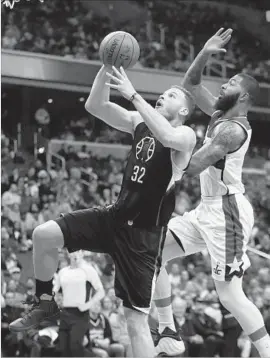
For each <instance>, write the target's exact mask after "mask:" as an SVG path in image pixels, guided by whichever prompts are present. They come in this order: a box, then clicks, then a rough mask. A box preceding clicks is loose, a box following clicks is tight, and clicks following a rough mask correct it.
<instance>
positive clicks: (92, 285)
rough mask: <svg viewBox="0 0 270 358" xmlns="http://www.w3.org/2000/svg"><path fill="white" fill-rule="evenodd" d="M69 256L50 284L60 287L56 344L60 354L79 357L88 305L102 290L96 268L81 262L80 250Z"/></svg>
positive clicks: (99, 296)
mask: <svg viewBox="0 0 270 358" xmlns="http://www.w3.org/2000/svg"><path fill="white" fill-rule="evenodd" d="M69 256H70V266H68V267H64V268H62V269H61V270H60V271H59V273H58V275H57V276H56V280H55V287H54V290H55V292H58V291H59V290H60V288H62V294H63V305H62V306H63V309H62V311H61V314H60V328H59V346H60V351H61V356H62V357H67V356H71V357H83V355H84V353H83V337H84V335H85V333H86V331H87V328H88V321H89V309H91V310H92V309H93V307H94V305H95V304H96V303H97V302H99V301H100V300H101V299H102V298H103V296H104V290H103V286H102V283H101V281H100V279H99V276H98V274H97V272H96V271H95V270H94V268H93V267H91V266H90V265H89V264H87V263H85V262H83V259H82V252H81V251H78V252H74V253H71V254H70V255H69ZM93 290H95V291H96V293H95V294H93ZM74 292H76V295H74Z"/></svg>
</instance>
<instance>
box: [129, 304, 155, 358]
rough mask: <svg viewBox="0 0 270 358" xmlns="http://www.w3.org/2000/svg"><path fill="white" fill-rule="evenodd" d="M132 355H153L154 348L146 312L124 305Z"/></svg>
mask: <svg viewBox="0 0 270 358" xmlns="http://www.w3.org/2000/svg"><path fill="white" fill-rule="evenodd" d="M124 312H125V317H126V321H127V329H128V334H129V337H130V340H131V346H132V352H133V356H134V357H151V358H152V357H154V356H155V355H156V354H155V349H154V344H153V341H152V337H151V332H150V328H149V325H148V314H147V313H143V312H140V311H137V310H135V309H133V308H127V307H124Z"/></svg>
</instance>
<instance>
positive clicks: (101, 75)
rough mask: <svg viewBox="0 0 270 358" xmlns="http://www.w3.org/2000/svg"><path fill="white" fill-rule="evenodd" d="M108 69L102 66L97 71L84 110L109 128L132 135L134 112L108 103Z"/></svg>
mask: <svg viewBox="0 0 270 358" xmlns="http://www.w3.org/2000/svg"><path fill="white" fill-rule="evenodd" d="M108 70H109V69H108V68H106V67H105V66H104V65H103V66H102V67H101V69H100V70H99V72H98V74H97V76H96V78H95V80H94V83H93V86H92V89H91V92H90V94H89V97H88V98H87V100H86V102H85V109H86V110H87V112H89V113H91V114H92V115H93V116H95V117H97V118H99V119H101V120H102V121H104V122H105V123H107V124H109V125H110V126H112V127H114V128H116V129H119V130H120V131H123V132H128V133H131V134H133V132H134V125H133V116H134V112H132V111H128V110H126V109H125V108H123V107H121V106H119V105H117V104H116V103H113V102H111V101H110V88H109V87H108V86H105V82H106V81H107V80H108V78H107V76H106V72H108Z"/></svg>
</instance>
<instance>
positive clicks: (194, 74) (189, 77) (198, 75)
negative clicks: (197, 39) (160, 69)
mask: <svg viewBox="0 0 270 358" xmlns="http://www.w3.org/2000/svg"><path fill="white" fill-rule="evenodd" d="M209 57H210V54H209V52H206V51H204V50H203V49H202V50H201V51H200V52H199V54H198V55H197V57H196V58H195V60H194V61H193V63H192V64H191V66H190V67H189V69H188V71H187V73H186V74H185V77H184V80H183V87H185V88H187V89H188V88H190V87H193V86H198V85H199V84H200V83H201V80H202V74H203V70H204V68H205V66H206V63H207V61H208V59H209Z"/></svg>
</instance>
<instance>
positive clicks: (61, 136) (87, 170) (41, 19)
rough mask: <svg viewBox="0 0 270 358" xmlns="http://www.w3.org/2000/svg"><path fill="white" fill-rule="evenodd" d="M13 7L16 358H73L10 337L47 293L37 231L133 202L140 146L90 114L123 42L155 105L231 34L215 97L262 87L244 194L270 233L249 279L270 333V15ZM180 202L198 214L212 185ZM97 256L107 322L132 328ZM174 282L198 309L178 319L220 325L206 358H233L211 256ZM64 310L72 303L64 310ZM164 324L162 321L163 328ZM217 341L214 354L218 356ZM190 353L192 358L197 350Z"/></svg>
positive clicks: (113, 6) (253, 251)
mask: <svg viewBox="0 0 270 358" xmlns="http://www.w3.org/2000/svg"><path fill="white" fill-rule="evenodd" d="M12 3H13V1H9V2H7V1H2V6H1V11H2V14H1V20H2V23H1V31H2V35H1V36H2V56H1V61H2V68H1V74H2V93H1V96H2V97H1V98H2V127H1V158H2V168H1V189H2V193H1V195H2V206H1V209H2V212H1V217H2V227H1V237H2V240H1V248H2V254H1V258H2V265H1V269H2V283H1V288H2V291H1V292H2V296H1V306H2V326H1V332H2V354H3V356H19V357H21V356H30V355H31V354H32V355H33V350H32V348H33V344H34V343H33V342H39V344H40V346H41V348H42V349H41V350H40V354H41V355H43V356H45V355H50V356H55V355H59V351H58V349H57V337H56V336H57V335H56V336H53V338H52V337H50V338H49V339H48V341H44V340H43V341H42V340H40V337H41V336H42V334H40V332H39V331H38V330H37V331H36V332H32V333H31V334H29V335H26V336H22V335H15V334H11V333H10V332H9V331H8V328H7V327H8V323H9V322H10V321H12V320H13V319H14V318H17V317H18V316H19V315H20V314H21V313H22V312H23V311H24V310H25V306H24V305H23V304H22V303H21V301H22V300H25V298H26V297H28V298H29V297H31V295H33V293H34V290H33V280H32V278H33V267H32V261H31V260H32V259H31V255H32V252H31V250H32V241H31V233H32V231H33V229H34V228H35V227H36V226H37V225H38V224H40V223H43V222H44V221H47V220H49V219H52V218H55V217H57V216H58V215H59V213H60V212H69V211H72V210H76V209H82V208H88V207H92V206H95V205H104V204H109V203H111V202H113V201H115V199H116V198H117V195H118V193H119V189H120V184H121V180H122V173H123V168H124V165H125V158H126V154H127V151H128V149H129V144H130V141H131V138H130V137H129V135H127V134H125V133H121V132H118V131H116V130H114V129H112V128H110V127H108V126H107V125H105V124H104V123H102V122H101V121H100V120H98V119H97V118H95V117H93V116H91V115H89V114H88V113H87V112H86V111H85V109H84V103H85V100H86V98H87V96H88V93H89V91H90V89H91V85H92V83H93V79H94V77H95V75H96V73H97V71H98V69H99V67H100V64H101V63H100V62H99V56H98V49H99V44H100V42H101V40H102V39H103V37H104V36H105V35H107V34H108V33H109V32H111V31H116V30H124V31H127V32H129V33H131V34H132V35H133V36H135V38H136V39H137V40H138V42H139V44H140V48H141V57H140V60H139V62H138V63H137V64H136V66H135V67H134V68H133V69H132V70H129V71H128V75H129V76H130V79H131V80H132V82H133V84H134V86H135V88H136V89H137V91H138V92H140V93H141V94H142V95H143V96H144V98H145V99H146V100H148V101H149V103H151V104H154V103H155V101H156V99H157V97H158V95H159V94H160V93H161V92H163V91H164V90H165V89H167V88H168V87H169V86H170V85H171V84H180V83H181V80H182V78H183V74H184V72H185V71H186V70H187V68H188V67H189V65H190V63H191V62H192V60H193V59H194V56H196V54H197V53H198V51H199V50H200V48H201V47H202V45H203V44H204V42H205V41H206V40H207V38H208V37H209V36H210V35H212V34H213V33H214V32H216V31H217V29H218V28H220V27H225V28H228V27H231V28H233V30H234V32H233V39H232V40H231V41H230V43H229V44H228V46H227V49H228V50H227V53H226V55H220V56H219V57H214V58H213V59H212V61H210V62H209V64H208V66H207V68H206V71H205V83H206V85H207V86H208V87H209V89H210V90H212V91H213V92H215V91H217V89H218V87H219V86H220V84H221V83H223V82H224V81H225V78H228V77H230V76H232V75H233V74H235V73H237V72H245V73H248V74H251V75H253V76H255V77H256V78H257V79H258V80H259V82H260V84H261V94H260V98H259V99H258V102H257V104H256V107H254V108H253V109H252V111H251V112H250V115H249V120H250V123H251V126H252V129H253V136H252V142H251V146H250V149H249V152H248V154H247V157H246V160H245V174H244V183H245V185H246V194H247V196H248V197H249V199H250V200H251V202H252V204H253V207H254V210H255V215H256V217H255V219H256V221H255V226H254V230H253V234H252V237H251V240H250V251H249V257H250V259H251V261H252V267H251V268H250V269H249V270H248V271H247V273H246V276H245V279H244V287H245V292H246V294H247V295H248V296H249V297H250V298H251V299H252V300H253V301H254V302H255V304H256V305H257V306H258V307H259V308H260V309H261V311H262V313H263V316H264V319H265V322H266V327H267V329H268V332H269V333H270V265H269V263H270V260H269V255H270V236H269V235H270V226H269V223H270V146H269V142H270V140H269V133H270V36H269V34H270V22H268V21H270V13H269V11H270V6H269V1H267V0H265V1H262V0H261V1H256V0H234V1H233V0H231V1H199V0H197V1H168V0H166V1H160V0H157V1H79V0H77V1H74V0H43V1H41V0H40V1H38V0H30V1H27V0H21V1H17V2H15V3H14V4H13V5H14V6H13V8H12V9H11V8H9V6H8V5H12ZM267 10H269V11H268V12H267ZM111 98H112V100H113V101H115V102H116V103H119V104H121V105H122V106H124V107H125V108H128V109H133V106H132V104H130V103H129V102H128V101H126V100H124V99H123V98H122V97H121V96H120V95H119V93H118V92H116V91H112V96H111ZM207 123H208V118H206V115H205V114H203V113H202V112H201V111H200V110H199V109H198V108H197V109H196V112H195V114H194V115H193V116H192V119H191V121H190V125H191V126H192V127H193V128H194V129H195V131H196V134H197V139H198V144H197V147H200V146H201V144H202V138H203V136H204V133H205V129H206V126H207ZM157 175H158V173H157ZM177 189H178V193H179V195H178V198H177V211H178V212H180V213H184V212H185V211H189V210H191V209H192V208H194V207H195V206H196V205H197V203H198V200H199V197H200V188H199V183H198V178H195V179H193V180H192V181H189V182H187V181H186V180H185V179H184V180H183V181H182V183H181V184H180V185H179V186H178V188H177ZM85 256H86V257H85V260H87V261H89V262H91V263H92V265H94V267H95V268H96V269H97V270H98V272H99V274H100V277H101V279H102V282H103V285H104V288H105V290H106V297H105V299H104V300H105V301H106V303H105V302H104V304H103V306H102V307H103V308H102V309H103V313H104V314H105V313H106V315H108V317H109V316H110V312H111V311H114V312H115V313H116V314H118V315H119V317H121V314H122V313H121V309H120V308H119V307H121V306H119V301H118V300H116V299H115V297H114V292H113V289H112V287H113V274H114V272H113V264H112V262H111V259H110V257H108V256H106V255H99V254H91V253H88V254H86V255H85ZM66 265H68V257H67V255H66V252H65V251H63V252H62V254H61V263H60V267H59V268H62V267H64V266H66ZM168 271H169V272H170V280H171V282H172V290H173V294H174V295H175V296H179V297H182V298H183V299H184V300H185V301H186V302H187V307H184V311H185V310H186V312H184V313H183V312H182V313H181V312H180V313H179V310H180V311H181V309H179V307H178V306H177V305H176V307H175V314H176V316H177V315H180V316H181V315H182V316H183V315H185V317H186V318H188V319H190V321H191V322H192V319H193V320H194V319H195V318H194V317H199V316H200V315H202V316H203V317H204V319H205V322H206V323H205V325H206V326H205V327H203V330H204V331H205V332H206V331H207V332H208V333H209V334H208V333H207V334H205V336H204V335H203V334H202V333H201V335H202V338H203V344H202V347H201V349H202V350H201V351H196V352H195V355H196V356H202V354H204V356H213V355H214V354H217V355H219V356H226V344H227V343H226V342H225V343H224V342H222V333H221V334H220V335H219V336H217V335H214V333H213V332H215V331H216V332H224V330H226V329H227V330H228V329H232V330H233V329H236V327H237V324H236V322H235V321H233V320H232V319H231V318H230V323H229V324H228V322H229V320H228V319H227V318H228V317H227V318H226V313H224V310H223V309H222V307H220V306H219V303H218V300H217V297H216V294H215V290H214V286H213V281H212V279H211V276H210V274H211V270H210V266H209V260H208V255H207V253H202V254H198V255H193V256H191V257H188V258H185V259H183V260H175V261H174V262H171V263H170V264H169V265H168ZM58 299H59V302H60V301H61V297H58ZM179 305H180V306H181V304H180V303H179ZM180 308H181V307H180ZM118 310H119V312H118ZM182 311H183V310H182ZM196 315H197V316H196ZM209 317H210V318H209ZM152 319H153V320H152ZM155 319H156V312H155V309H154V308H153V310H152V315H151V320H152V321H153V322H155ZM153 322H152V323H153ZM112 328H113V327H112ZM121 329H122V332H123V333H122V337H120V338H119V340H121V339H122V340H123V341H124V340H126V339H127V334H126V331H125V329H126V327H125V322H122V326H121ZM56 332H57V328H56ZM113 334H114V332H113ZM196 334H199V333H198V332H197V333H196ZM209 337H212V341H211V342H212V343H213V342H214V343H213V344H212V346H211V349H210V348H209ZM213 337H214V338H213ZM217 337H219V338H217ZM220 337H221V338H220ZM47 338H48V337H47ZM220 340H221V342H220ZM233 340H236V338H235V337H234V336H232V341H233ZM187 341H188V338H187ZM44 342H45V343H44ZM48 342H49V343H48ZM236 344H237V342H236ZM213 347H214V348H213ZM221 347H222V348H221ZM238 347H239V356H240V355H241V356H244V357H249V356H254V355H255V356H256V352H255V351H254V348H253V347H252V346H251V345H250V342H249V340H248V339H247V338H246V337H245V336H244V335H240V338H239V339H238ZM202 352H204V353H202ZM206 352H208V353H206ZM185 353H186V354H184V355H185V356H189V351H188V350H187V351H186V352H185ZM35 354H36V353H35ZM207 354H208V355H207ZM211 354H212V355H211Z"/></svg>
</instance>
